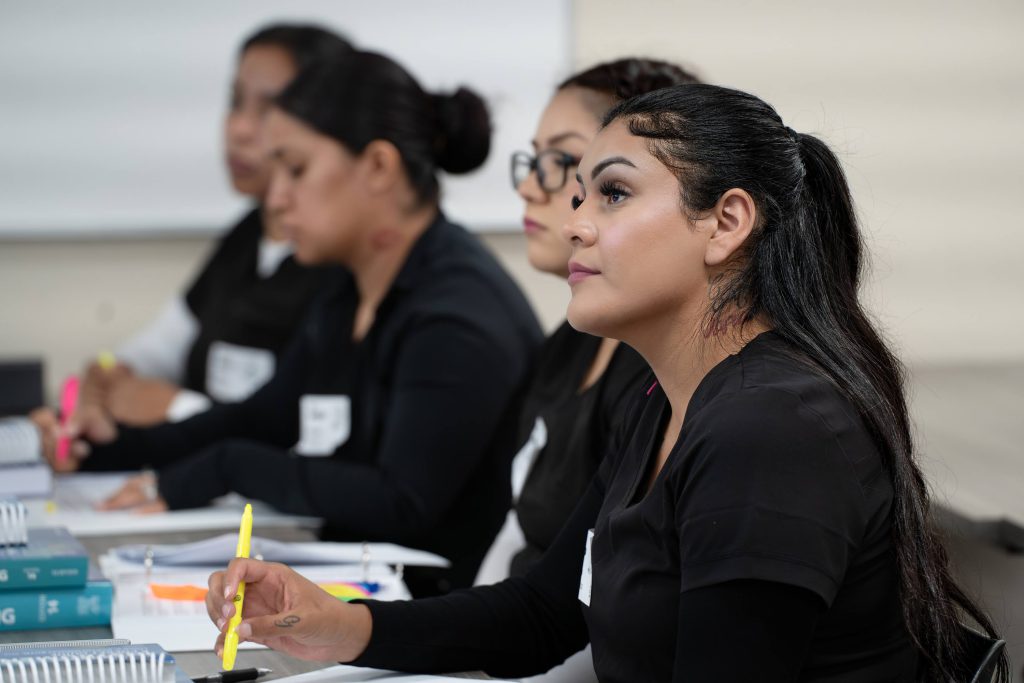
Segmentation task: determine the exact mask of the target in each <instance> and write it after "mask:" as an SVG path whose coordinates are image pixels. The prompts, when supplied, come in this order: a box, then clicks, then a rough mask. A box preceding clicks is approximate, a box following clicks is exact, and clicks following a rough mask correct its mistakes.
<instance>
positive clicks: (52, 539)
mask: <svg viewBox="0 0 1024 683" xmlns="http://www.w3.org/2000/svg"><path fill="white" fill-rule="evenodd" d="M88 576H89V556H88V554H87V553H86V551H85V548H83V547H82V544H81V543H79V542H78V541H77V540H75V537H74V536H72V535H71V534H70V533H68V530H67V529H65V528H63V527H42V528H31V529H28V544H27V545H7V546H4V547H0V593H3V592H6V591H9V590H26V589H42V588H81V587H82V586H85V582H86V579H87V578H88Z"/></svg>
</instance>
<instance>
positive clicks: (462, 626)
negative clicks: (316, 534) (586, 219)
mask: <svg viewBox="0 0 1024 683" xmlns="http://www.w3.org/2000/svg"><path fill="white" fill-rule="evenodd" d="M636 410H637V412H636V413H635V422H634V423H635V425H636V429H635V430H634V431H633V433H632V435H631V437H630V438H629V440H628V446H627V447H626V448H625V449H624V451H623V453H622V457H621V459H618V460H616V459H614V458H607V459H606V460H605V462H604V463H603V464H602V466H601V469H600V471H599V473H598V475H597V477H595V480H594V483H593V485H592V487H591V488H590V489H589V490H588V492H587V494H586V496H585V497H584V499H583V500H582V501H581V504H580V506H579V507H578V508H577V510H576V511H575V512H574V513H573V516H572V518H571V519H570V521H569V523H568V524H567V525H566V527H565V528H564V529H563V531H562V533H561V534H560V535H559V537H558V540H557V541H556V542H555V544H554V545H553V546H552V547H551V549H550V550H549V551H548V553H547V554H546V555H545V556H544V558H543V559H542V560H541V562H540V563H539V564H538V565H537V566H536V567H535V568H534V569H533V570H531V571H530V572H529V573H528V574H527V575H526V577H523V578H512V579H509V580H507V581H505V582H502V583H500V584H496V585H494V586H485V587H480V588H474V589H471V590H469V591H460V592H457V593H453V594H451V595H448V596H445V597H443V598H436V599H430V600H418V601H413V602H399V603H375V602H368V603H367V604H368V605H369V606H370V609H371V611H372V612H373V637H372V640H371V642H370V645H369V647H368V649H367V651H366V652H365V653H364V654H363V656H362V657H361V658H360V659H359V660H358V663H359V664H365V665H370V666H382V667H387V668H397V669H403V670H427V671H442V670H447V671H458V670H472V669H483V670H485V671H487V672H488V673H491V674H492V675H499V676H522V675H528V674H531V673H536V672H538V671H543V670H546V669H547V668H550V667H551V666H553V665H554V664H557V663H558V662H560V661H562V660H563V659H564V658H565V657H566V656H568V655H569V654H570V653H571V652H573V651H574V650H576V649H579V648H581V647H582V646H583V645H584V644H585V643H586V642H587V640H588V639H589V640H590V641H591V642H592V644H593V654H594V665H595V668H596V670H597V674H598V677H599V678H600V679H601V680H602V681H606V682H611V681H615V682H620V681H621V682H633V681H669V680H671V681H698V682H701V681H740V680H743V681H746V680H756V681H830V682H831V681H851V682H852V681H883V680H884V681H895V680H898V681H908V680H913V677H914V675H915V670H916V664H917V654H916V652H915V650H914V649H913V646H912V645H911V642H910V639H909V636H908V634H907V631H906V629H905V626H904V624H903V621H902V617H901V610H900V602H899V595H898V586H897V575H896V564H895V557H894V552H893V547H892V542H891V540H890V536H891V526H892V511H891V508H892V504H893V491H892V487H891V485H890V482H889V479H888V476H887V474H886V472H885V471H884V469H883V466H882V461H881V457H880V454H879V452H878V450H877V448H876V446H875V445H874V443H873V441H872V439H871V438H870V437H869V435H868V433H867V430H866V428H865V426H864V424H863V423H862V421H861V419H860V418H859V417H858V415H857V414H856V413H855V411H854V410H853V408H852V406H851V405H850V403H849V402H848V401H847V400H845V399H844V398H843V397H842V396H841V395H840V394H839V392H838V391H837V390H836V389H835V388H834V387H833V386H832V385H831V384H830V383H829V382H827V381H825V380H824V379H822V378H821V377H819V376H818V375H817V374H815V373H814V372H812V371H810V370H809V369H808V368H807V366H806V365H803V364H802V363H800V362H799V361H796V360H793V359H792V358H791V357H790V356H789V355H788V354H787V351H786V348H785V343H784V342H783V341H782V340H781V338H780V337H778V336H777V335H775V334H773V333H766V334H763V335H761V336H759V337H758V338H757V339H755V340H754V341H752V342H751V343H750V344H748V345H747V346H746V347H745V348H744V349H743V350H742V351H741V352H740V353H739V354H738V355H736V356H733V357H731V358H729V359H727V360H725V361H723V362H722V363H721V364H719V365H718V366H716V367H715V368H714V369H713V370H712V371H711V372H710V373H709V374H708V375H707V377H705V379H704V380H703V382H701V384H700V386H699V387H698V389H697V391H696V393H695V394H694V396H693V398H692V399H691V401H690V405H689V407H688V410H687V414H686V418H685V420H684V423H683V428H682V431H681V433H680V436H679V439H678V441H677V442H676V444H675V446H674V448H673V450H672V452H671V454H670V455H669V457H668V460H667V462H666V463H665V465H664V467H663V468H662V470H661V472H660V473H659V474H658V476H657V478H656V479H655V481H654V484H653V487H652V488H651V490H650V491H649V492H648V491H646V490H645V489H646V482H647V481H649V474H650V471H651V467H652V464H653V463H654V461H655V459H656V454H657V444H658V438H657V437H658V435H659V434H660V429H661V428H663V427H664V425H665V424H666V420H667V417H668V403H667V400H666V398H665V396H664V394H663V393H662V392H661V391H660V390H659V389H658V388H657V387H654V388H653V389H652V390H651V392H650V395H649V396H647V397H644V398H641V399H640V400H639V401H638V404H637V408H636ZM589 528H594V529H595V536H594V538H593V541H592V551H591V553H590V560H591V566H592V572H593V573H592V577H593V579H592V589H591V590H590V592H589V603H590V604H589V607H588V606H584V605H583V604H582V603H581V602H580V601H579V599H578V596H580V590H579V589H580V583H581V567H582V566H583V563H584V548H585V545H586V540H585V539H586V537H587V535H588V533H587V531H588V529H589Z"/></svg>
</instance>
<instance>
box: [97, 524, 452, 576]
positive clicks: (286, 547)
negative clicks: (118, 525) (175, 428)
mask: <svg viewBox="0 0 1024 683" xmlns="http://www.w3.org/2000/svg"><path fill="white" fill-rule="evenodd" d="M260 523H261V524H262V520H260ZM237 541H238V535H237V534H232V533H227V534H222V535H220V536H214V537H213V538H207V539H203V540H201V541H195V542H193V543H176V544H168V545H124V546H121V547H119V548H114V549H113V550H112V551H111V555H113V556H114V557H113V558H112V560H111V561H110V566H111V567H113V566H114V564H115V562H117V563H118V565H124V566H125V567H128V568H131V567H135V568H138V567H140V566H142V565H143V564H144V563H146V561H147V560H148V561H149V562H150V563H151V564H152V566H153V567H154V568H156V567H189V566H214V567H216V566H223V565H226V564H227V563H228V562H230V561H231V558H233V557H234V556H235V546H236V545H237ZM251 556H252V557H255V558H257V559H260V560H265V561H267V562H283V563H284V564H289V565H323V564H330V565H337V564H362V563H364V562H376V563H384V564H392V565H399V564H401V565H405V566H409V567H414V566H415V567H447V566H449V564H450V563H449V562H448V560H446V559H445V558H443V557H441V556H440V555H435V554H434V553H429V552H426V551H425V550H416V549H413V548H405V547H403V546H400V545H395V544H393V543H329V542H323V541H320V542H313V543H296V542H285V541H275V540H272V539H269V538H262V537H260V536H253V537H252V549H251Z"/></svg>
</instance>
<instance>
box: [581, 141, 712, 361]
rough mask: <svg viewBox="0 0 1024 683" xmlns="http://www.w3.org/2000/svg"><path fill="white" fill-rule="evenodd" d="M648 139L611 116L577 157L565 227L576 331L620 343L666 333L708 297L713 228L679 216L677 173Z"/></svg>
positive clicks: (697, 308)
mask: <svg viewBox="0 0 1024 683" xmlns="http://www.w3.org/2000/svg"><path fill="white" fill-rule="evenodd" d="M648 144H649V141H648V140H647V139H645V138H641V137H638V136H635V135H633V134H631V133H630V132H629V129H628V128H627V126H626V124H625V123H623V122H622V121H614V122H612V123H611V124H610V125H609V126H608V127H607V128H605V129H603V130H602V131H601V132H599V133H598V134H597V136H596V137H595V138H594V140H593V142H592V143H591V144H590V146H589V147H588V148H587V150H586V153H585V154H584V155H583V159H582V160H581V162H580V166H579V181H578V182H576V184H575V185H576V187H575V193H576V194H575V197H574V199H573V204H574V205H575V206H576V208H575V210H573V212H572V216H571V218H570V219H569V221H568V222H567V224H566V227H565V230H564V236H565V237H566V239H567V240H568V241H569V242H570V244H571V247H570V249H571V259H570V266H569V270H570V274H569V283H570V286H571V288H572V299H571V301H570V303H569V310H568V319H569V322H570V323H571V324H572V326H573V327H575V328H576V329H578V330H582V331H584V332H589V333H590V334H594V335H598V336H602V337H612V338H615V339H623V340H626V341H630V340H638V339H640V336H645V335H650V334H671V333H672V331H673V330H674V329H677V328H676V325H678V323H679V321H680V320H684V319H685V318H686V316H687V314H688V313H691V312H692V311H695V310H700V307H701V306H703V305H704V303H705V301H706V298H707V287H708V271H707V269H706V267H705V264H704V254H705V250H706V245H707V242H708V239H709V237H710V233H711V232H712V231H711V230H709V229H706V228H705V227H704V226H703V224H702V221H700V220H697V221H690V220H689V219H688V218H687V217H686V215H685V214H684V211H683V208H682V204H681V198H680V187H679V181H678V179H677V178H676V176H675V175H674V174H673V173H672V172H671V171H670V170H669V169H668V168H667V167H666V166H665V165H664V164H662V163H661V162H660V161H659V160H658V159H657V158H655V157H654V156H653V155H652V154H651V152H650V150H649V147H648Z"/></svg>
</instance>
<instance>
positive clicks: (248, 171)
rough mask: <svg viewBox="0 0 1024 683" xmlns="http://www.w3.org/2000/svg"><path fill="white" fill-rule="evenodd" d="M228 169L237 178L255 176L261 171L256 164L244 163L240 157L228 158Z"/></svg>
mask: <svg viewBox="0 0 1024 683" xmlns="http://www.w3.org/2000/svg"><path fill="white" fill-rule="evenodd" d="M228 168H229V169H230V170H231V175H235V176H247V175H255V174H256V173H257V172H258V171H259V167H258V166H257V165H256V164H253V163H249V162H248V161H243V160H242V159H239V158H238V157H228Z"/></svg>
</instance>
